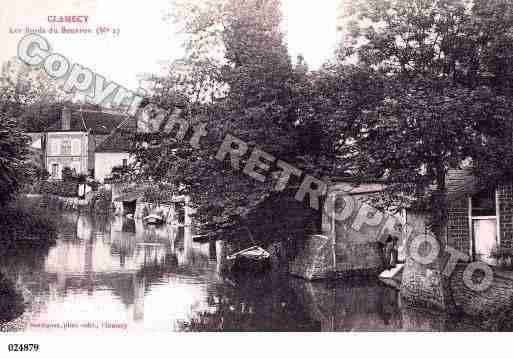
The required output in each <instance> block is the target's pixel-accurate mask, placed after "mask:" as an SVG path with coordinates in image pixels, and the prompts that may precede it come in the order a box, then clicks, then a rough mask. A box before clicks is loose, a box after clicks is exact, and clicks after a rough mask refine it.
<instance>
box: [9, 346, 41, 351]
mask: <svg viewBox="0 0 513 359" xmlns="http://www.w3.org/2000/svg"><path fill="white" fill-rule="evenodd" d="M7 350H9V351H10V352H37V351H38V350H39V344H9V345H8V346H7Z"/></svg>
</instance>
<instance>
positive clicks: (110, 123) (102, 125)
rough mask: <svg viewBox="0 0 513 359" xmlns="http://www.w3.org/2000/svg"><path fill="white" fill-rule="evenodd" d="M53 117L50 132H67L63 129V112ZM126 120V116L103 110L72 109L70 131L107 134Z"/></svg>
mask: <svg viewBox="0 0 513 359" xmlns="http://www.w3.org/2000/svg"><path fill="white" fill-rule="evenodd" d="M57 116H58V117H57V118H53V119H52V121H51V123H52V125H50V126H49V128H48V131H50V132H66V130H62V122H61V114H60V113H58V115H57ZM125 120H126V116H124V115H120V114H115V113H108V112H102V111H71V121H70V129H69V130H68V131H79V132H81V131H89V130H90V131H91V133H92V134H94V135H102V134H103V135H106V134H109V133H111V132H112V130H114V129H115V128H116V127H117V126H119V125H120V124H121V123H122V122H123V121H125Z"/></svg>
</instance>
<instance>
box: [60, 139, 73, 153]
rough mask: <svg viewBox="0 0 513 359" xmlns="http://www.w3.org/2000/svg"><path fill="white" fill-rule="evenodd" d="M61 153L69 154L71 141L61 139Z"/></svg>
mask: <svg viewBox="0 0 513 359" xmlns="http://www.w3.org/2000/svg"><path fill="white" fill-rule="evenodd" d="M61 153H62V154H63V155H71V141H70V140H63V141H62V143H61Z"/></svg>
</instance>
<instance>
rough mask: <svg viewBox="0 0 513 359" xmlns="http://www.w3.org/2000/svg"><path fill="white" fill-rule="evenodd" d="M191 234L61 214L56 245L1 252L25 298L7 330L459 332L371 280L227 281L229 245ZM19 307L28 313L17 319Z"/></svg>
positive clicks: (0, 268)
mask: <svg viewBox="0 0 513 359" xmlns="http://www.w3.org/2000/svg"><path fill="white" fill-rule="evenodd" d="M192 235H193V233H192V232H191V229H190V228H178V227H171V226H160V227H153V226H145V225H144V224H143V223H142V222H140V221H134V220H131V219H127V218H122V217H116V218H113V219H106V218H93V217H89V216H84V215H76V214H67V215H64V216H63V217H62V220H61V224H60V226H59V235H58V239H57V244H56V245H55V246H54V247H52V248H50V249H49V250H48V249H46V250H44V251H41V252H39V253H34V252H28V251H23V252H20V253H18V255H15V256H12V255H11V256H4V255H0V272H3V273H5V274H6V275H5V276H6V278H8V280H9V281H10V283H12V287H13V288H14V292H15V293H18V294H17V295H19V297H18V298H17V299H16V300H14V302H13V303H14V304H12V303H11V304H10V305H11V306H12V308H18V309H17V311H16V310H13V311H12V312H13V313H14V314H13V316H12V317H8V318H6V319H5V321H10V322H9V323H8V329H10V330H14V329H21V330H63V329H73V330H90V329H91V328H94V329H101V330H110V331H112V330H177V331H218V330H222V331H320V330H324V331H344V330H452V329H454V330H456V329H458V330H461V329H462V326H461V325H460V327H458V328H454V325H453V324H451V323H454V322H455V321H454V320H446V319H443V318H441V317H440V316H439V315H435V316H430V314H426V313H422V312H420V313H419V312H417V311H412V310H411V309H400V308H401V306H400V302H399V298H398V293H397V291H395V290H393V289H391V288H388V287H385V286H383V285H381V284H380V283H378V282H377V281H373V280H369V279H365V280H352V281H350V280H345V281H338V282H336V283H310V282H306V281H303V280H300V279H296V278H291V277H288V276H287V275H286V274H283V273H282V272H280V271H276V272H270V273H268V274H265V275H262V276H259V277H250V278H248V277H234V276H230V275H228V274H226V273H225V271H224V258H225V257H226V254H227V253H228V252H230V251H231V250H232V249H231V248H229V246H228V245H227V244H225V243H223V242H222V241H217V242H211V243H208V242H207V243H203V244H200V243H196V242H194V241H193V240H192ZM21 302H24V303H25V305H24V308H25V310H24V313H23V315H21V316H20V317H19V318H17V319H15V320H12V319H13V317H14V316H18V315H19V314H20V311H22V310H23V308H22V307H19V304H20V303H21ZM0 304H1V302H0ZM16 305H18V307H16ZM20 308H21V310H20ZM456 322H458V323H460V324H461V323H463V321H462V320H457V321H456ZM451 325H452V327H451ZM464 328H468V330H473V329H476V328H478V327H475V326H474V327H473V326H472V325H469V326H467V327H464Z"/></svg>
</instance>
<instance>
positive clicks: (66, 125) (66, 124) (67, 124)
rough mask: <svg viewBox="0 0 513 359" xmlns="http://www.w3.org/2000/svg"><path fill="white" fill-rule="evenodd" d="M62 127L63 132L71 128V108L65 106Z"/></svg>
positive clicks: (62, 114)
mask: <svg viewBox="0 0 513 359" xmlns="http://www.w3.org/2000/svg"><path fill="white" fill-rule="evenodd" d="M61 126H62V130H69V129H70V128H71V110H70V109H69V107H66V106H64V107H63V108H62V113H61Z"/></svg>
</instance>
